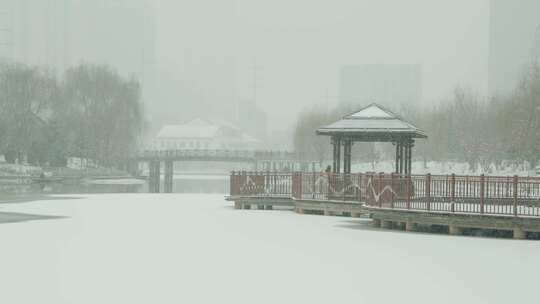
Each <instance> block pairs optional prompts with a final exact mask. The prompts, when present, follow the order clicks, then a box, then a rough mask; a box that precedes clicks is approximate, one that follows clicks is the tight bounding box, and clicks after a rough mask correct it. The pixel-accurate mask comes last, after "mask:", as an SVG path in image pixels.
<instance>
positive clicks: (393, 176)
mask: <svg viewBox="0 0 540 304" xmlns="http://www.w3.org/2000/svg"><path fill="white" fill-rule="evenodd" d="M394 179H395V173H394V172H392V173H390V189H392V192H390V208H392V209H394V192H393V191H395V190H394V183H395V181H394Z"/></svg>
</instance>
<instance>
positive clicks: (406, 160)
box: [403, 141, 409, 175]
mask: <svg viewBox="0 0 540 304" xmlns="http://www.w3.org/2000/svg"><path fill="white" fill-rule="evenodd" d="M403 146H404V150H405V151H404V152H405V155H404V157H403V169H404V170H403V173H404V174H405V175H408V174H409V142H408V141H406V142H404V145H403Z"/></svg>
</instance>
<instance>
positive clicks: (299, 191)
mask: <svg viewBox="0 0 540 304" xmlns="http://www.w3.org/2000/svg"><path fill="white" fill-rule="evenodd" d="M297 174H298V180H297V182H298V185H297V188H296V191H298V192H297V195H298V197H297V198H298V199H302V194H303V192H302V191H303V190H302V172H298V173H297Z"/></svg>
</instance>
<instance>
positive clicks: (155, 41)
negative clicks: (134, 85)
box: [0, 0, 489, 130]
mask: <svg viewBox="0 0 540 304" xmlns="http://www.w3.org/2000/svg"><path fill="white" fill-rule="evenodd" d="M0 5H2V7H1V8H0V13H1V15H0V16H3V17H2V18H0V19H1V20H0V21H1V22H0V27H1V28H2V29H8V30H7V31H3V32H2V35H3V36H2V37H0V38H1V39H0V40H1V41H0V42H1V43H2V49H1V50H2V56H3V57H12V58H13V59H15V60H16V61H23V62H27V63H30V64H39V65H48V66H50V67H52V68H56V69H57V70H63V69H64V68H65V67H67V66H70V65H74V64H78V63H81V62H87V63H98V64H100V63H106V64H110V65H113V66H114V67H116V68H117V69H118V70H119V72H120V73H121V74H122V75H124V76H127V77H135V78H137V79H140V80H141V81H142V82H143V90H144V94H143V96H144V101H145V104H146V108H147V110H148V114H149V119H150V121H151V122H152V123H153V126H154V128H156V127H159V126H160V125H161V124H162V123H173V122H182V121H185V120H187V119H190V118H194V117H207V116H209V117H220V118H224V119H227V120H232V121H234V120H235V119H236V104H237V102H238V101H240V100H253V99H256V102H257V104H258V105H259V106H260V107H261V108H262V109H263V110H265V111H267V112H268V114H269V119H268V120H269V129H270V130H285V129H287V128H289V127H290V126H291V125H292V124H293V122H294V118H295V117H296V115H297V113H298V111H300V110H301V109H304V108H306V107H310V106H312V105H315V104H322V105H328V106H329V107H332V106H334V105H335V104H337V97H338V96H339V92H338V80H339V79H338V78H339V69H340V68H341V67H342V66H344V65H355V64H371V63H384V64H391V63H403V64H421V65H422V74H423V75H422V77H423V85H422V87H423V98H422V99H423V100H422V101H421V103H422V104H424V105H428V104H432V103H435V102H438V101H439V100H441V99H444V98H448V97H449V96H450V95H451V93H452V90H453V88H454V87H455V86H457V85H460V86H468V87H471V88H472V89H474V90H476V91H477V92H478V93H479V94H480V95H485V94H486V87H487V63H488V37H489V30H488V26H489V0H475V1H470V0H452V1H449V0H408V1H402V0H377V1H375V0H333V1H314V0H311V1H309V0H272V1H269V0H0ZM63 12H67V13H63ZM6 41H7V42H9V43H8V44H4V42H6ZM255 80H256V81H255ZM255 84H256V85H255ZM255 86H256V90H255Z"/></svg>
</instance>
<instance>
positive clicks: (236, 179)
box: [227, 172, 540, 239]
mask: <svg viewBox="0 0 540 304" xmlns="http://www.w3.org/2000/svg"><path fill="white" fill-rule="evenodd" d="M230 183H231V189H230V196H229V197H228V198H227V199H228V200H231V201H234V202H235V208H237V209H241V208H243V209H249V208H252V207H257V208H259V209H273V207H274V206H279V207H280V208H283V207H284V208H290V209H293V210H295V212H297V213H300V214H304V213H307V214H321V215H344V216H351V217H359V216H361V215H364V216H367V217H369V218H370V219H371V221H372V224H373V225H374V226H376V227H383V228H393V229H403V230H408V231H412V230H416V229H418V228H419V227H421V228H426V227H428V228H429V227H432V226H438V227H439V228H442V229H447V230H448V232H449V233H450V234H461V233H463V231H464V229H481V230H482V229H483V230H486V229H489V230H506V231H510V232H511V233H512V234H513V236H514V238H518V239H522V238H526V237H527V234H528V233H530V232H540V178H531V177H518V176H510V177H495V176H484V175H481V176H457V175H437V176H436V175H433V176H432V175H430V174H427V175H399V174H375V173H367V174H339V173H302V172H295V173H265V172H233V173H232V174H231V180H230Z"/></svg>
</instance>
